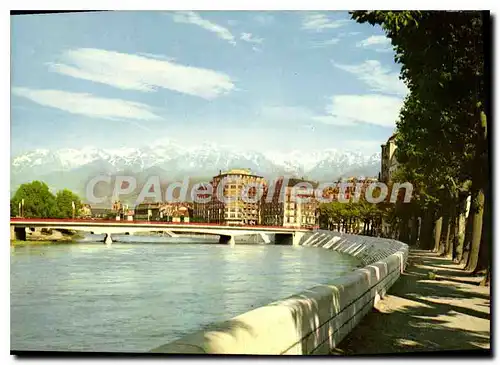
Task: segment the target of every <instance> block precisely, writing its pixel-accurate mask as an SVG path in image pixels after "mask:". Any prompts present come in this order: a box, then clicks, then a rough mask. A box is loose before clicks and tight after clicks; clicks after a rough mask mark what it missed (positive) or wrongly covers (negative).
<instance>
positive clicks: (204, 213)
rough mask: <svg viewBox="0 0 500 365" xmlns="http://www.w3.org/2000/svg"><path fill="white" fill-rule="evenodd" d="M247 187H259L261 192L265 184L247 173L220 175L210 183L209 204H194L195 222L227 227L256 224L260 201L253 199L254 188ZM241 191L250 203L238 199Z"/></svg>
mask: <svg viewBox="0 0 500 365" xmlns="http://www.w3.org/2000/svg"><path fill="white" fill-rule="evenodd" d="M221 184H224V186H223V187H222V186H221ZM249 184H256V185H258V184H261V185H262V187H263V189H264V187H265V180H264V178H263V177H262V176H258V175H255V174H252V172H251V171H250V170H249V169H232V170H229V171H226V172H222V171H220V172H219V174H218V175H217V176H214V177H213V178H212V181H211V185H212V197H211V200H210V201H209V202H208V203H195V204H194V218H195V221H197V222H200V221H201V222H208V223H217V224H228V225H257V224H260V210H261V199H257V198H256V194H257V188H256V187H250V188H248V187H249ZM245 187H247V189H248V197H249V198H250V199H251V200H252V201H251V202H248V201H244V200H243V199H242V192H243V189H245ZM219 195H220V196H219ZM224 199H227V200H228V201H224Z"/></svg>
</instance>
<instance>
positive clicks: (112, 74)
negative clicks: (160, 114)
mask: <svg viewBox="0 0 500 365" xmlns="http://www.w3.org/2000/svg"><path fill="white" fill-rule="evenodd" d="M63 59H64V61H63V63H50V64H49V66H50V70H51V71H54V72H58V73H60V74H63V75H67V76H71V77H75V78H79V79H84V80H89V81H94V82H99V83H102V84H107V85H111V86H114V87H117V88H119V89H125V90H137V91H143V92H152V91H156V90H157V89H158V88H164V89H170V90H174V91H178V92H181V93H184V94H189V95H194V96H199V97H202V98H205V99H213V98H216V97H218V96H220V95H222V94H226V93H228V92H229V91H231V90H233V89H234V88H235V87H234V84H233V82H232V80H231V78H230V77H229V76H228V75H226V74H224V73H221V72H217V71H213V70H209V69H204V68H197V67H191V66H183V65H180V64H178V63H174V62H171V61H167V60H160V59H155V58H148V57H144V56H138V55H132V54H127V53H118V52H112V51H107V50H102V49H94V48H79V49H75V50H69V51H67V52H65V53H64V55H63ZM64 62H65V63H64Z"/></svg>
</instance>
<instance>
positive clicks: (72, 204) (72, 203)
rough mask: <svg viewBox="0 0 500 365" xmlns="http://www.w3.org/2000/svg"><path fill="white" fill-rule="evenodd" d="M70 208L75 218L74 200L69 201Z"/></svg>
mask: <svg viewBox="0 0 500 365" xmlns="http://www.w3.org/2000/svg"><path fill="white" fill-rule="evenodd" d="M71 209H72V211H73V219H75V202H74V201H72V202H71Z"/></svg>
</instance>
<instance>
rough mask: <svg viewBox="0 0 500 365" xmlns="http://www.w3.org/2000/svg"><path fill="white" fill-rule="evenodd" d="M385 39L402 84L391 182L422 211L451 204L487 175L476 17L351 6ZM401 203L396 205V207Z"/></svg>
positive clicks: (481, 63)
mask: <svg viewBox="0 0 500 365" xmlns="http://www.w3.org/2000/svg"><path fill="white" fill-rule="evenodd" d="M351 16H352V18H353V19H355V20H356V21H357V22H359V23H366V22H367V23H369V24H372V25H380V26H381V27H382V29H383V30H384V31H385V33H386V35H387V37H388V38H390V40H391V44H392V45H393V48H394V51H395V61H396V62H397V63H399V64H400V65H401V76H400V77H401V79H402V80H403V81H404V82H405V84H406V85H407V86H408V89H409V91H410V93H409V95H408V96H407V97H406V99H405V101H404V105H403V107H402V109H401V112H400V116H399V120H398V121H397V137H396V146H397V150H396V158H397V160H398V161H399V162H400V171H399V172H398V174H397V176H396V178H395V180H396V181H409V182H411V183H412V184H413V186H414V192H415V195H414V196H415V197H416V203H415V204H416V205H418V206H420V208H423V209H426V208H428V207H430V206H434V207H437V208H439V207H441V206H446V205H449V204H450V202H452V201H453V202H457V201H458V200H459V199H458V197H459V195H460V194H461V193H463V192H464V191H467V190H469V189H470V181H471V180H472V179H474V180H480V181H478V182H479V183H484V182H486V181H487V180H488V176H489V170H488V163H487V161H488V157H487V156H488V144H487V142H486V136H487V134H486V133H487V115H486V111H485V109H484V106H485V102H486V94H485V85H484V78H485V77H484V76H485V75H484V51H483V47H484V44H483V22H485V21H488V19H485V18H484V16H483V14H482V13H481V12H477V11H354V12H352V13H351ZM400 208H401V207H398V206H396V207H395V209H396V210H398V209H400Z"/></svg>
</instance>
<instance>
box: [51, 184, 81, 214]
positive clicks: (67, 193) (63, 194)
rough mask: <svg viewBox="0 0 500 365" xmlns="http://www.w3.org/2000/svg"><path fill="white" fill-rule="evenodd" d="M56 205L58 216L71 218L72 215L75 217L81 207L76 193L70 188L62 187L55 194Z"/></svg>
mask: <svg viewBox="0 0 500 365" xmlns="http://www.w3.org/2000/svg"><path fill="white" fill-rule="evenodd" d="M73 204H74V207H73ZM56 206H57V211H58V218H73V215H74V216H75V217H77V216H78V214H79V212H80V210H81V208H82V202H81V200H80V197H79V196H78V195H76V194H75V193H73V192H72V191H71V190H68V189H64V190H60V191H58V192H57V194H56Z"/></svg>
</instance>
